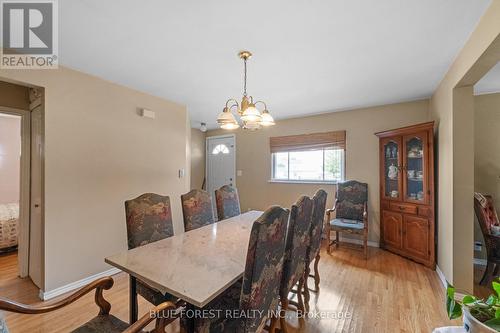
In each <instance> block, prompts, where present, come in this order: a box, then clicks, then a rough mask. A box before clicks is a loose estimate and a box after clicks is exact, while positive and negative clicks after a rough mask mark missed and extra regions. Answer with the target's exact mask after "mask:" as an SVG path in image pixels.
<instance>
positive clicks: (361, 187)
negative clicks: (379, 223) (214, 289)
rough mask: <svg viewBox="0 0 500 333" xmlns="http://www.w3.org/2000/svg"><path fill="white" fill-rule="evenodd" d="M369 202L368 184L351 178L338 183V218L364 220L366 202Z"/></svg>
mask: <svg viewBox="0 0 500 333" xmlns="http://www.w3.org/2000/svg"><path fill="white" fill-rule="evenodd" d="M367 202H368V184H366V183H360V182H358V181H355V180H349V181H346V182H343V183H338V184H337V208H336V212H337V213H336V214H337V215H336V217H337V218H338V219H349V220H356V221H363V212H364V208H365V204H366V203H367Z"/></svg>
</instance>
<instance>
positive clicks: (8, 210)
mask: <svg viewBox="0 0 500 333" xmlns="http://www.w3.org/2000/svg"><path fill="white" fill-rule="evenodd" d="M18 218H19V204H18V203H9V204H2V205H0V221H9V220H15V219H18Z"/></svg>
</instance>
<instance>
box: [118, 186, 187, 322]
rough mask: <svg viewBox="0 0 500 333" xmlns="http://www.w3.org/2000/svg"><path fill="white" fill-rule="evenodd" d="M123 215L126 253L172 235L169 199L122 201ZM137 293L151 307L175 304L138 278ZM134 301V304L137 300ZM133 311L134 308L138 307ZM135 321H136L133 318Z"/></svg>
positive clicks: (154, 196) (148, 197)
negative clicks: (126, 245) (165, 303)
mask: <svg viewBox="0 0 500 333" xmlns="http://www.w3.org/2000/svg"><path fill="white" fill-rule="evenodd" d="M125 213H126V217H127V238H128V248H129V250H131V249H134V248H136V247H139V246H143V245H146V244H149V243H152V242H156V241H159V240H161V239H165V238H167V237H172V236H173V235H174V228H173V224H172V210H171V206H170V198H169V197H168V196H162V195H158V194H154V193H145V194H143V195H141V196H139V197H137V198H135V199H132V200H128V201H125ZM136 291H137V294H139V295H141V296H142V297H144V298H145V299H146V300H147V301H148V302H150V303H152V304H154V305H158V304H161V303H163V302H165V301H172V302H174V303H175V302H177V298H176V297H174V296H172V295H170V294H163V293H161V292H160V291H158V290H156V289H155V288H153V287H151V286H149V285H148V284H146V283H145V282H143V281H141V280H139V279H137V285H136ZM135 302H136V304H137V299H135ZM133 308H134V309H137V306H135V307H133ZM135 318H137V316H136V315H135Z"/></svg>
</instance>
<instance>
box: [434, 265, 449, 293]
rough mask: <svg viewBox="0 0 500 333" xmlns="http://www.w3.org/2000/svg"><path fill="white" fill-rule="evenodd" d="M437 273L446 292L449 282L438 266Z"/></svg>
mask: <svg viewBox="0 0 500 333" xmlns="http://www.w3.org/2000/svg"><path fill="white" fill-rule="evenodd" d="M436 273H437V275H438V278H439V281H441V284H442V285H443V288H444V289H445V290H446V288H447V287H448V282H447V281H446V278H445V277H444V274H443V271H442V270H441V268H439V266H438V265H436Z"/></svg>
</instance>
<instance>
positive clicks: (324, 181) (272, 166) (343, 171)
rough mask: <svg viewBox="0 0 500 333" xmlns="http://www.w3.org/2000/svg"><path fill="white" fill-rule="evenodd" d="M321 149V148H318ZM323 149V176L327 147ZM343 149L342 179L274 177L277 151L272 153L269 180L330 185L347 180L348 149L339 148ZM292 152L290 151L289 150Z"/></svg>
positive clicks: (272, 181)
mask: <svg viewBox="0 0 500 333" xmlns="http://www.w3.org/2000/svg"><path fill="white" fill-rule="evenodd" d="M317 150H320V149H317ZM321 150H323V177H324V173H325V149H321ZM339 150H342V151H343V153H342V161H341V165H342V169H341V176H340V180H308V179H300V180H295V179H279V178H274V172H275V162H276V153H271V179H270V180H269V182H270V183H289V184H330V185H336V184H337V183H339V182H342V181H344V180H345V170H346V150H345V149H339ZM287 153H290V152H287ZM288 177H289V178H290V155H288Z"/></svg>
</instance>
